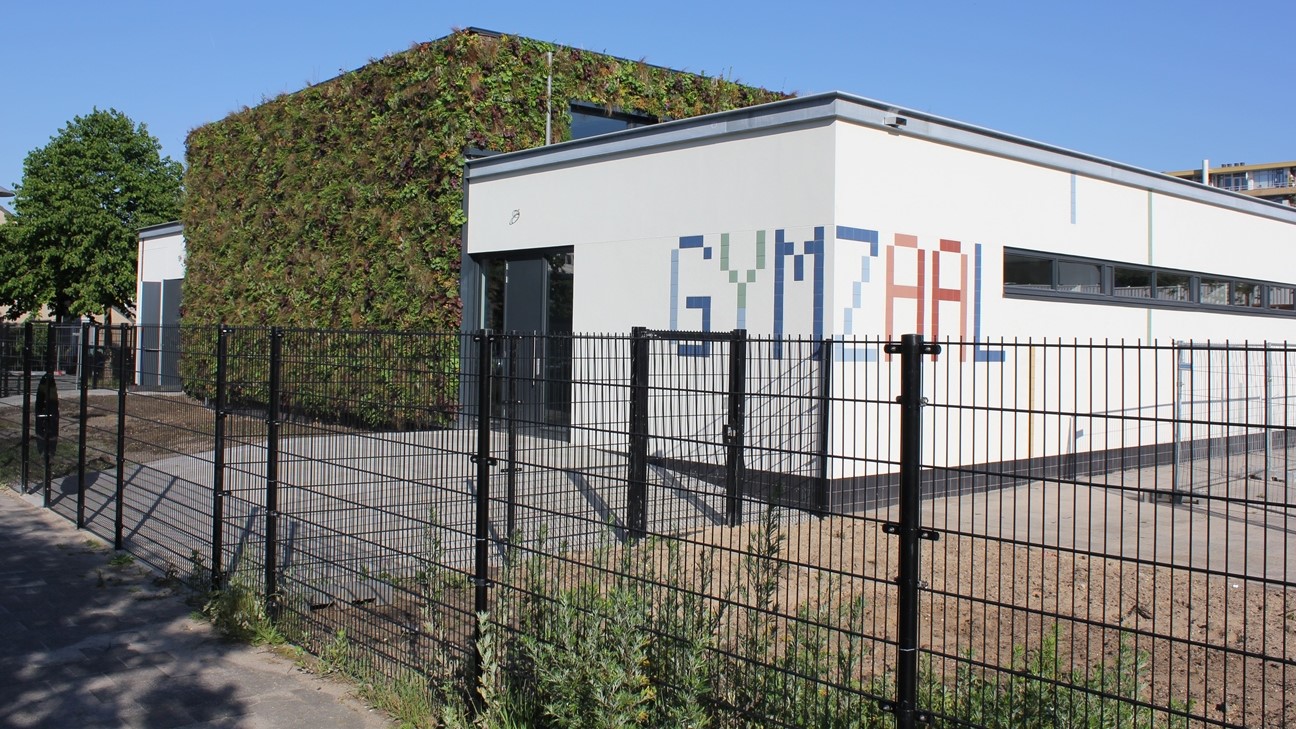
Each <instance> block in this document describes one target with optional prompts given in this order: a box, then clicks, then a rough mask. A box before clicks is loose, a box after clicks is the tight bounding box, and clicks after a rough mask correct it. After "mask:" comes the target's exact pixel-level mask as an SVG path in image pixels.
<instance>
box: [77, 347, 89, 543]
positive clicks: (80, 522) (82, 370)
mask: <svg viewBox="0 0 1296 729" xmlns="http://www.w3.org/2000/svg"><path fill="white" fill-rule="evenodd" d="M89 361H90V325H89V324H88V323H86V322H82V323H81V351H80V354H79V355H78V357H77V384H79V385H80V387H81V393H80V394H81V401H80V403H78V404H79V405H80V411H81V412H80V413H79V415H80V417H79V419H78V425H77V505H76V525H77V529H84V528H85V502H86V496H85V491H86V411H87V410H88V407H87V405H88V395H89V393H90V376H89V372H90V370H89V364H88V363H89Z"/></svg>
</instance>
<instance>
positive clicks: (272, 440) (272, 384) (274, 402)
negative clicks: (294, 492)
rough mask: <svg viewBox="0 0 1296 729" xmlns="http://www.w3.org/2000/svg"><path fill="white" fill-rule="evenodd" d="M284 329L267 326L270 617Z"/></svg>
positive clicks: (275, 581)
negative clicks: (268, 369) (268, 356)
mask: <svg viewBox="0 0 1296 729" xmlns="http://www.w3.org/2000/svg"><path fill="white" fill-rule="evenodd" d="M282 347H283V332H282V330H280V329H279V327H271V329H270V373H269V375H270V377H269V379H270V381H269V393H268V394H267V399H268V400H269V403H267V405H268V407H267V410H266V495H265V518H266V523H265V601H266V611H267V612H268V613H269V614H270V617H271V618H272V619H273V618H276V617H278V607H279V606H278V603H279V574H278V569H277V567H278V562H279V544H278V540H279V396H280V387H281V385H280V382H279V375H280V365H281V364H282V362H281V360H282Z"/></svg>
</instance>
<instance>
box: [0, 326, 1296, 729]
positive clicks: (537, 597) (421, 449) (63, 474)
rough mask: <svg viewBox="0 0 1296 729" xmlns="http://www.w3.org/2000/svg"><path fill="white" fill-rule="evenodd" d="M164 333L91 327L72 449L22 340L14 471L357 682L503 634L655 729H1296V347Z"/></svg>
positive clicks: (567, 706)
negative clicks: (255, 607)
mask: <svg viewBox="0 0 1296 729" xmlns="http://www.w3.org/2000/svg"><path fill="white" fill-rule="evenodd" d="M162 334H164V335H160V336H151V335H150V336H149V337H148V338H147V339H148V342H155V343H158V346H161V347H163V351H158V352H155V351H154V350H153V345H150V347H149V351H148V352H147V354H148V356H138V353H139V352H144V350H143V349H139V350H138V351H137V347H138V346H140V344H139V343H137V340H136V339H135V336H134V332H132V331H131V330H130V329H129V328H117V329H113V330H112V336H111V338H109V337H108V336H107V335H108V332H107V331H95V330H94V328H93V327H87V328H85V329H83V330H82V331H80V332H79V333H78V335H77V337H76V339H75V341H76V342H78V344H79V352H78V353H77V361H78V362H85V363H92V364H93V365H94V366H91V367H85V368H84V369H83V370H82V374H79V375H78V377H77V379H76V380H75V382H73V383H68V382H63V383H62V384H63V389H62V390H60V399H61V401H62V404H61V406H60V407H61V415H62V420H61V422H62V430H63V431H64V432H62V433H61V438H62V444H61V445H54V446H53V447H52V448H51V447H48V446H49V444H48V439H47V438H44V437H43V435H41V434H46V435H47V434H48V431H47V430H41V431H40V434H38V432H37V427H36V423H37V418H40V417H42V415H44V414H45V411H46V410H48V407H49V405H48V398H45V399H44V400H43V401H42V403H40V405H41V407H38V405H37V403H36V394H37V392H38V390H39V382H40V380H41V379H42V378H41V377H40V376H38V375H39V373H40V369H41V367H42V364H41V362H42V360H41V358H40V357H39V356H36V355H35V350H36V348H37V347H36V345H35V344H34V342H36V341H39V340H40V339H41V336H42V335H45V336H46V337H49V336H50V335H49V334H48V333H47V332H45V331H43V328H42V327H36V329H35V330H34V331H33V330H32V329H31V328H28V329H26V330H24V329H23V328H21V327H4V328H0V359H3V361H4V362H5V363H6V364H5V367H4V370H5V373H6V374H5V377H6V378H7V379H5V382H8V383H17V385H14V384H11V385H10V387H11V390H10V392H13V393H15V394H6V395H5V396H4V398H3V399H0V435H3V438H4V441H3V444H4V448H5V452H4V454H3V456H2V457H3V461H0V465H2V466H3V467H4V469H5V471H4V474H5V476H6V478H7V479H9V480H10V481H12V482H14V483H16V484H17V485H18V487H19V488H20V489H24V490H35V491H43V492H44V494H45V501H46V503H47V505H49V506H50V507H51V508H54V509H56V510H58V511H59V512H60V513H63V514H65V515H66V516H67V517H68V518H69V519H73V520H75V521H76V522H77V523H78V525H80V526H83V527H84V528H87V529H89V530H91V531H93V532H95V533H98V534H101V535H103V536H104V537H105V538H108V539H112V540H113V541H114V542H115V543H116V544H117V545H118V546H119V547H124V548H127V549H130V550H131V551H132V552H133V553H135V554H137V555H138V556H140V557H141V558H143V559H146V560H148V561H151V562H152V563H154V564H156V565H158V566H160V567H163V568H167V569H171V570H174V571H177V572H181V573H185V574H192V575H195V576H198V577H201V578H202V579H203V580H206V579H208V578H210V579H211V580H212V582H213V583H214V584H216V585H225V586H230V585H238V586H242V587H244V588H246V589H252V590H255V591H257V592H260V593H261V594H263V595H264V596H265V598H266V600H267V604H268V605H269V608H270V611H271V612H272V614H273V615H274V616H275V618H276V620H277V621H278V623H279V624H280V625H281V626H282V628H283V629H284V630H285V631H287V632H289V633H290V634H291V635H292V636H293V637H294V638H295V639H296V640H298V641H300V642H302V643H303V644H305V645H306V646H307V647H309V648H310V649H312V650H313V651H316V652H317V653H320V654H321V655H325V656H328V657H329V659H330V660H335V661H341V660H344V661H345V662H346V663H347V664H348V665H351V666H357V667H364V668H365V669H366V670H376V671H380V672H382V673H384V674H385V675H387V676H388V677H390V678H391V679H392V680H395V681H401V682H406V683H407V684H408V683H409V682H414V683H415V684H417V685H421V686H423V687H424V688H427V687H428V686H432V687H438V686H442V685H445V683H446V682H450V681H455V680H458V681H460V682H462V681H463V680H464V678H465V671H469V670H475V671H476V672H477V673H476V674H475V675H482V674H483V672H485V673H486V675H495V674H493V673H490V672H489V670H488V669H489V666H487V667H483V666H482V665H480V664H479V663H478V662H476V661H475V660H474V658H475V657H476V656H477V653H478V648H479V647H480V646H483V645H485V646H487V647H488V648H489V650H487V653H489V654H490V655H491V656H492V657H493V660H495V661H496V662H497V663H498V664H499V667H500V670H501V671H503V673H504V674H506V675H507V676H508V677H509V678H508V679H507V681H505V683H506V684H508V686H512V687H513V689H514V695H515V696H514V700H515V701H516V702H519V706H520V707H521V708H520V709H518V711H523V712H525V711H531V712H534V713H535V714H536V715H537V716H542V715H544V714H545V713H546V712H548V713H550V714H552V713H553V712H556V711H563V710H566V711H582V712H597V711H603V712H615V711H623V712H625V713H626V714H627V715H628V716H631V717H632V719H633V722H632V723H636V722H637V724H638V725H649V726H682V725H689V724H691V723H692V724H696V723H699V722H701V721H703V720H707V721H710V722H712V723H716V724H719V725H731V724H746V725H760V726H773V725H777V726H893V725H894V726H903V727H907V726H912V725H914V724H915V723H916V722H927V723H931V724H934V725H938V726H973V727H999V726H1041V727H1080V726H1083V727H1096V726H1104V727H1105V726H1113V727H1115V726H1122V727H1124V726H1136V727H1156V726H1167V727H1170V726H1189V725H1192V726H1284V725H1288V724H1291V723H1294V722H1296V699H1294V698H1293V697H1294V696H1296V593H1293V590H1292V588H1293V577H1294V572H1296V563H1293V558H1294V557H1296V536H1293V533H1292V523H1293V522H1292V516H1293V514H1292V505H1293V503H1296V499H1293V498H1292V493H1291V490H1290V489H1291V477H1292V470H1293V469H1292V467H1291V464H1290V461H1289V455H1288V454H1289V448H1288V433H1289V432H1290V428H1291V426H1292V423H1293V415H1296V411H1293V405H1292V403H1293V400H1292V395H1293V389H1296V377H1293V376H1292V375H1293V374H1294V370H1296V367H1294V366H1293V365H1296V362H1293V361H1292V359H1293V358H1292V357H1291V355H1292V352H1291V350H1290V349H1289V348H1287V347H1277V346H1261V347H1248V346H1228V347H1223V346H1215V345H1210V344H1202V343H1173V344H1168V345H1126V344H1109V343H1099V344H1094V343H1088V344H1079V343H1073V344H1064V343H1030V342H1026V343H1023V342H1011V343H1008V342H1002V343H996V344H994V345H993V346H990V345H988V344H986V343H971V342H968V343H964V342H941V343H939V345H933V344H931V343H925V342H923V341H922V340H921V339H920V338H918V337H905V338H904V339H903V340H902V341H900V342H891V343H887V342H880V341H842V340H831V339H830V340H818V341H816V340H793V339H777V340H775V339H768V338H758V337H752V336H749V335H747V334H746V333H745V332H741V331H736V332H728V333H698V332H691V333H690V332H665V331H653V330H646V329H636V330H634V331H633V332H631V333H630V334H628V335H625V336H562V337H539V336H532V335H518V334H492V333H489V332H478V333H472V334H438V333H426V332H422V333H412V332H349V331H347V332H344V331H315V330H309V331H308V330H281V329H269V330H266V329H235V328H228V327H193V328H187V329H184V330H182V331H174V332H166V333H162ZM165 347H172V348H174V351H169V352H168V351H165ZM45 351H46V352H48V351H49V350H48V348H47V349H46V350H45ZM155 355H156V356H155ZM155 363H156V364H155ZM150 368H153V369H150ZM164 368H166V370H167V371H162V370H163V369H164ZM45 369H47V370H50V369H52V368H50V367H45ZM154 369H155V370H157V371H153V370H154ZM145 370H149V371H145ZM69 384H72V385H73V389H69V388H68V385H69ZM15 388H16V389H15ZM46 453H50V454H51V457H50V458H48V459H47V458H45V455H44V454H46ZM479 614H485V615H486V616H487V617H486V619H485V620H484V621H481V620H479V618H478V615H479ZM501 653H502V654H503V655H501ZM463 685H467V684H463ZM505 693H507V691H506V692H505ZM598 697H602V698H603V699H607V697H615V698H616V700H615V701H612V700H610V699H609V700H607V701H604V700H602V699H599V698H598ZM591 721H592V722H594V723H595V724H597V723H598V721H596V720H595V719H594V718H591Z"/></svg>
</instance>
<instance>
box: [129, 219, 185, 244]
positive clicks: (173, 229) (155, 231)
mask: <svg viewBox="0 0 1296 729" xmlns="http://www.w3.org/2000/svg"><path fill="white" fill-rule="evenodd" d="M177 233H184V223H181V222H180V221H179V220H172V221H169V222H166V223H158V224H156V225H150V226H147V227H144V228H140V229H139V239H140V240H147V239H149V238H162V237H163V236H168V235H175V234H177Z"/></svg>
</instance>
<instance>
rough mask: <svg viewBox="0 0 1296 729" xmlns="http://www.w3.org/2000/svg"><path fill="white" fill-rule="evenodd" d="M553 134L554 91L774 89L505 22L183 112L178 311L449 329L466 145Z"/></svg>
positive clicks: (668, 105) (693, 98) (557, 116)
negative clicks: (591, 47) (222, 111)
mask: <svg viewBox="0 0 1296 729" xmlns="http://www.w3.org/2000/svg"><path fill="white" fill-rule="evenodd" d="M547 51H553V53H554V58H553V96H552V98H553V99H554V103H553V114H554V123H553V126H554V130H555V138H556V139H558V138H564V135H565V134H566V133H567V132H566V130H567V128H568V126H569V122H570V117H569V114H568V111H567V102H568V101H570V100H582V101H589V102H593V103H595V104H600V105H605V106H606V107H607V108H609V109H613V108H616V109H623V110H626V111H634V112H644V113H647V114H650V115H653V116H656V117H658V118H663V119H666V118H676V119H677V118H682V117H686V116H694V115H698V114H704V113H710V112H714V111H721V110H724V109H731V108H735V107H741V106H748V105H752V104H758V103H763V102H767V101H773V100H776V99H778V98H782V95H781V94H776V93H772V92H768V91H763V90H760V89H755V88H751V87H747V86H742V85H740V84H736V83H733V82H730V81H725V80H721V79H713V78H706V77H702V76H697V75H694V74H689V73H682V72H676V71H670V70H667V69H662V68H656V67H652V66H649V65H647V64H644V63H640V62H633V61H626V60H621V59H616V58H612V57H609V56H606V55H602V54H598V53H591V52H588V51H582V50H577V49H574V48H567V47H562V46H555V45H553V44H549V43H542V42H539V41H534V40H530V39H526V38H519V37H515V36H498V37H496V36H492V35H487V34H482V33H479V32H475V31H459V32H456V33H454V34H452V35H450V36H448V37H446V38H443V39H441V40H437V41H433V42H430V43H422V44H419V45H416V46H414V47H413V48H411V49H409V50H408V51H405V52H403V53H398V54H395V55H393V56H390V57H388V58H384V59H382V60H378V61H375V62H373V63H370V64H369V65H367V66H364V67H362V68H360V69H358V70H355V71H352V72H350V73H347V74H344V75H342V76H340V77H338V78H336V79H333V80H331V81H327V82H325V83H322V84H319V85H317V86H313V87H310V88H307V89H305V90H302V91H299V92H296V93H292V94H286V95H283V96H280V97H278V98H275V99H272V100H269V101H266V102H265V103H263V104H261V105H259V106H256V107H253V108H249V109H244V110H242V111H239V112H236V113H234V114H231V115H230V116H229V117H227V118H225V119H222V120H220V121H218V122H214V123H212V124H208V125H206V126H203V127H199V128H198V129H195V130H194V131H193V132H192V133H190V135H189V139H188V154H187V161H188V173H187V177H186V180H185V187H186V200H185V210H184V225H185V238H186V240H187V245H188V265H187V272H186V279H185V284H184V302H185V303H184V319H185V321H186V322H187V323H191V324H197V323H215V322H218V321H225V322H227V323H229V324H233V325H258V326H259V325H280V326H299V327H339V328H384V329H425V330H426V329H437V330H453V329H457V328H458V326H459V322H460V303H459V257H460V247H459V231H460V225H461V224H462V223H463V210H462V191H461V186H460V181H461V177H462V165H463V154H464V150H465V148H471V147H476V148H480V149H485V150H492V151H501V152H504V151H512V150H518V149H525V148H529V147H535V146H539V145H541V144H542V143H543V142H544V129H545V95H546V91H545V83H546V75H547V59H546V52H547Z"/></svg>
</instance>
